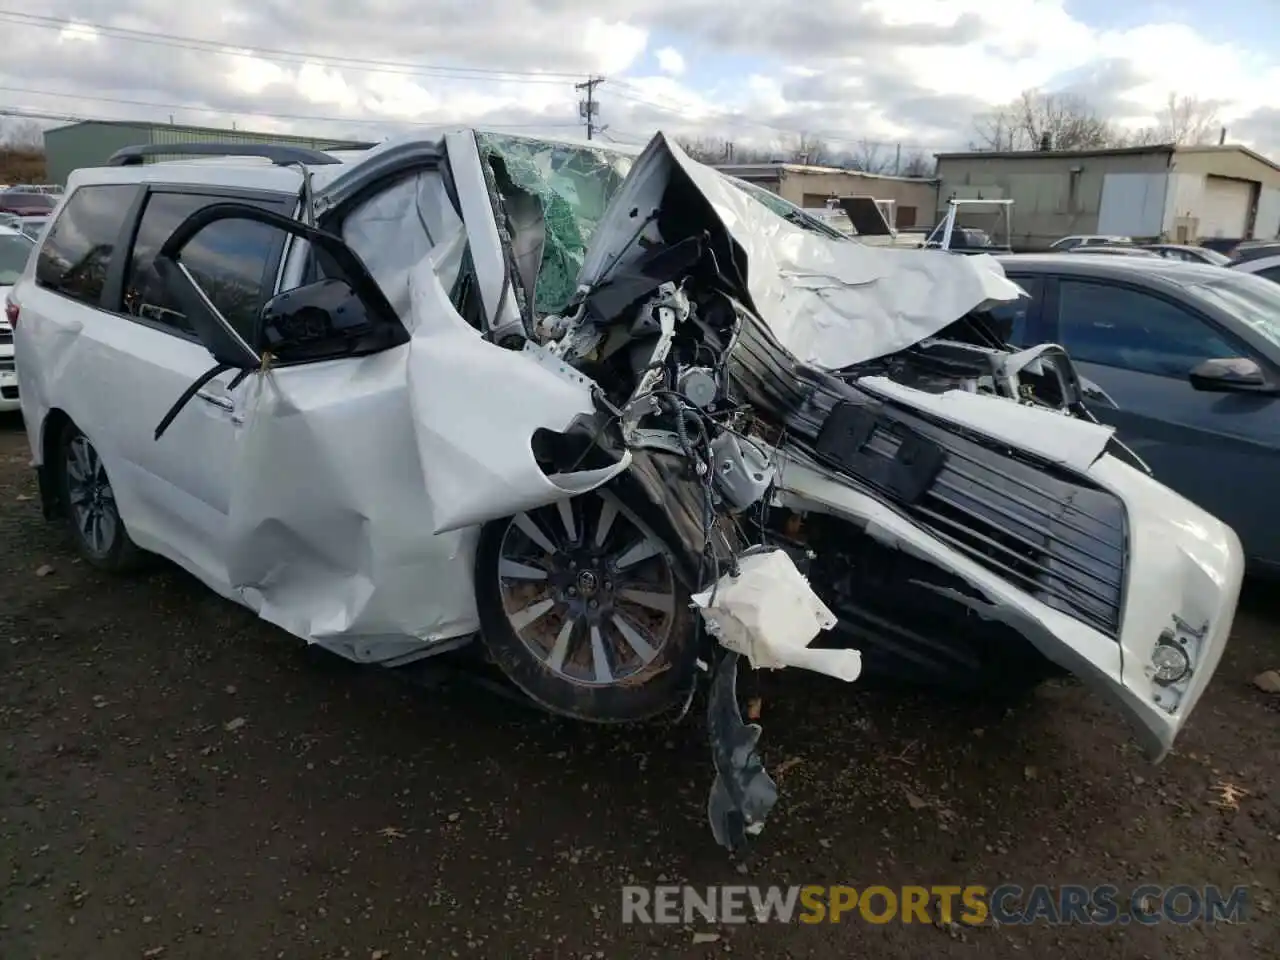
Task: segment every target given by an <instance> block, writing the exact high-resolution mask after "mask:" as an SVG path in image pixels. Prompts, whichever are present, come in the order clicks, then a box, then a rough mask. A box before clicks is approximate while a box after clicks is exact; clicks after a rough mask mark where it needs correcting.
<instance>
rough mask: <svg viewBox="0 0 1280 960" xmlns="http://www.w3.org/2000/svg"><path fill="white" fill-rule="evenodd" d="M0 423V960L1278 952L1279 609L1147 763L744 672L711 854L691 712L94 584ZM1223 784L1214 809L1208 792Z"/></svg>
mask: <svg viewBox="0 0 1280 960" xmlns="http://www.w3.org/2000/svg"><path fill="white" fill-rule="evenodd" d="M35 494H36V491H35V486H34V482H33V477H32V476H31V472H30V470H29V469H28V461H27V448H26V441H25V437H24V436H23V434H22V433H21V425H20V422H19V421H18V420H16V419H4V418H0V565H2V570H3V575H2V576H0V682H2V683H3V689H2V690H0V957H2V958H3V960H25V958H36V957H41V958H53V957H67V958H76V960H82V958H88V957H93V958H116V957H122V958H127V957H144V958H145V957H166V958H169V957H181V958H187V957H190V958H214V957H218V958H223V957H225V958H233V960H246V958H253V957H301V958H312V957H314V958H329V957H356V958H360V960H384V958H385V960H398V958H403V957H431V958H436V957H495V958H497V957H530V958H533V957H537V958H585V957H599V958H604V957H608V958H614V957H633V956H634V957H652V956H663V957H668V956H670V957H677V956H678V957H724V956H733V955H737V956H749V957H771V958H773V957H778V958H781V957H852V956H868V955H872V956H878V957H890V958H897V957H902V958H906V957H922V956H924V957H930V958H935V957H937V958H943V957H962V956H964V957H969V956H974V955H975V953H976V952H977V951H981V953H982V955H983V956H984V957H1009V956H1019V957H1025V956H1028V955H1030V954H1031V953H1032V952H1037V953H1038V952H1040V951H1042V950H1050V951H1052V952H1053V953H1054V954H1055V955H1057V956H1062V957H1071V958H1074V957H1097V956H1107V957H1134V958H1139V957H1170V956H1172V957H1223V958H1232V960H1236V958H1245V957H1263V956H1280V949H1278V946H1277V945H1278V944H1280V922H1278V919H1280V917H1278V913H1280V903H1277V900H1280V898H1277V890H1278V889H1280V803H1278V802H1277V793H1276V787H1277V776H1276V773H1277V759H1278V758H1280V736H1277V727H1278V719H1280V696H1277V695H1276V694H1267V693H1264V692H1262V691H1260V690H1258V689H1256V688H1255V687H1254V686H1253V685H1252V683H1251V678H1253V677H1254V676H1255V675H1256V674H1258V673H1260V672H1261V671H1263V670H1264V669H1267V668H1269V667H1276V666H1278V665H1280V640H1278V639H1277V637H1276V628H1275V624H1276V623H1277V622H1280V602H1277V601H1274V600H1270V601H1269V599H1268V597H1267V596H1266V595H1265V594H1266V590H1265V589H1264V588H1260V587H1254V588H1252V589H1251V590H1250V595H1249V596H1247V597H1246V601H1245V604H1244V606H1243V607H1242V610H1241V613H1240V614H1239V615H1238V617H1237V621H1236V632H1235V636H1234V638H1233V642H1232V644H1231V646H1230V648H1229V649H1228V651H1227V655H1226V658H1225V659H1224V661H1223V663H1222V666H1221V668H1220V669H1219V671H1218V674H1217V677H1216V678H1215V680H1214V683H1213V685H1212V686H1211V688H1210V690H1209V692H1208V694H1207V696H1206V697H1205V699H1204V700H1203V701H1202V702H1201V704H1200V706H1199V708H1198V710H1197V713H1196V715H1195V716H1194V718H1193V720H1192V722H1191V724H1190V725H1189V728H1188V729H1187V730H1186V731H1185V733H1184V735H1183V737H1182V738H1181V740H1180V741H1179V745H1178V750H1177V751H1176V752H1175V753H1174V754H1173V755H1172V756H1170V757H1169V758H1168V760H1166V761H1165V762H1164V763H1163V764H1162V765H1160V766H1158V767H1152V766H1150V765H1148V764H1146V763H1145V762H1144V761H1143V760H1142V759H1141V758H1140V757H1139V756H1138V754H1137V752H1136V749H1135V748H1134V746H1133V744H1132V743H1131V741H1130V740H1129V738H1128V736H1127V733H1126V731H1125V729H1124V727H1123V725H1122V723H1121V721H1120V720H1119V719H1118V717H1117V716H1116V715H1115V714H1113V713H1112V712H1111V711H1110V710H1109V709H1107V708H1106V707H1104V706H1103V705H1102V704H1101V703H1099V702H1098V701H1097V700H1096V699H1095V698H1093V697H1092V696H1091V695H1090V694H1088V693H1087V692H1085V691H1084V690H1082V689H1081V688H1079V687H1078V686H1076V685H1075V684H1073V683H1055V684H1052V685H1048V686H1046V687H1044V688H1042V689H1041V690H1040V691H1039V692H1038V694H1037V696H1036V697H1035V698H1034V699H1033V700H1032V701H1031V702H1029V703H1027V704H1025V705H1021V706H1019V707H1017V708H1014V709H1012V710H1008V709H1005V708H998V707H995V706H992V705H982V704H972V703H939V702H936V701H930V700H927V699H923V698H919V697H913V696H910V695H904V694H902V693H890V692H887V691H875V690H867V689H864V688H859V687H857V686H855V687H845V686H843V685H841V684H839V683H837V682H835V681H828V680H825V679H824V678H821V677H814V676H800V675H794V676H793V675H786V674H781V675H775V676H773V677H771V678H769V680H768V682H767V683H766V684H765V686H764V688H763V695H764V713H763V718H762V721H763V723H764V727H765V730H764V739H763V741H762V746H763V749H764V752H765V759H766V762H767V763H768V764H769V766H770V767H771V768H772V769H773V771H774V772H775V774H776V775H777V777H778V780H779V783H780V789H781V793H782V798H781V800H780V801H779V804H778V806H777V808H776V809H775V813H774V816H773V818H772V819H771V820H770V823H769V825H768V828H767V829H766V831H765V833H764V834H763V836H761V837H760V838H759V839H758V840H757V842H756V844H755V846H754V848H753V851H752V853H751V855H750V857H749V859H748V860H747V861H745V862H741V863H735V862H734V861H732V860H730V859H729V858H728V857H727V856H726V855H725V854H724V853H723V852H722V851H720V850H719V849H718V848H717V847H716V846H715V845H714V843H713V841H712V840H711V836H710V833H709V830H708V829H707V827H706V824H705V820H704V809H705V798H706V791H707V788H708V786H709V777H710V773H709V771H710V764H709V758H708V755H707V748H706V745H705V741H704V739H703V733H702V724H701V722H700V718H699V717H698V716H696V715H695V716H692V717H691V718H690V719H689V720H688V721H687V722H686V723H685V724H684V725H682V726H679V727H674V728H657V729H647V730H643V731H639V732H637V731H635V730H614V729H598V728H589V727H582V726H578V725H574V724H571V723H568V722H562V721H559V720H556V719H553V718H549V717H544V716H542V715H540V714H538V713H534V712H532V711H529V710H527V709H525V708H524V707H522V706H520V705H518V704H516V703H513V702H510V701H509V700H506V699H503V698H501V697H498V696H495V695H493V694H491V693H489V692H486V691H482V690H480V689H479V688H478V687H476V686H475V685H474V684H472V683H468V682H456V681H455V682H450V683H447V684H445V685H443V686H438V687H435V688H432V689H422V688H419V687H416V686H413V685H410V684H407V683H404V682H402V681H400V680H398V679H397V678H396V677H395V676H394V675H391V674H389V673H387V672H386V671H377V670H372V671H371V670H361V669H359V668H356V667H353V666H351V665H348V664H346V663H344V662H341V661H338V660H337V659H336V658H333V657H330V656H327V655H325V654H323V653H320V652H318V651H312V650H307V649H305V648H304V647H303V646H302V645H301V644H299V643H298V642H297V641H295V640H294V639H293V638H291V637H289V636H287V635H285V634H283V633H281V632H280V631H278V630H275V629H273V628H270V627H267V626H266V625H264V624H262V623H260V622H258V621H257V620H256V619H255V618H254V617H253V616H252V615H251V614H249V613H248V612H247V611H244V610H241V609H239V608H238V607H235V606H233V605H231V604H229V603H226V602H224V601H222V600H220V599H218V598H217V597H215V596H214V595H213V594H211V593H210V592H208V591H207V590H205V589H204V588H203V587H201V586H200V585H199V584H197V583H196V582H195V581H193V580H192V579H191V578H190V577H188V576H186V575H185V574H183V573H181V572H180V571H178V570H176V569H173V568H170V567H167V566H164V565H161V567H160V569H159V570H157V571H156V572H154V573H150V574H148V575H146V576H145V577H141V578H135V579H124V580H121V579H112V578H109V577H105V576H103V575H100V574H98V573H96V572H94V571H92V570H91V569H89V568H87V567H86V566H85V565H84V564H82V563H80V562H78V561H77V560H76V559H75V557H74V554H73V553H72V551H71V549H70V546H69V541H68V540H67V538H66V536H65V535H64V533H63V530H62V529H61V528H60V527H56V526H50V525H48V524H46V523H44V522H43V521H42V520H41V519H40V517H39V511H38V507H37V502H36V497H35ZM1220 783H1230V784H1232V785H1234V786H1237V787H1239V788H1240V789H1241V790H1242V791H1245V792H1243V793H1241V794H1240V795H1239V796H1238V798H1237V801H1236V803H1234V804H1228V806H1227V807H1226V808H1223V807H1220V806H1219V805H1217V801H1218V800H1219V799H1220V791H1219V789H1217V785H1219V784H1220ZM627 882H631V883H642V884H657V883H679V882H687V883H692V884H697V885H706V884H713V883H727V884H742V883H755V884H775V883H777V884H810V883H812V884H834V883H845V884H853V885H856V886H866V885H869V884H886V885H889V886H891V887H892V886H897V885H902V884H915V883H920V884H935V883H955V884H964V883H984V884H986V885H988V886H994V885H996V884H998V883H1001V882H1016V883H1021V884H1023V885H1030V884H1033V883H1049V884H1060V883H1086V884H1098V883H1113V884H1116V885H1117V886H1120V887H1126V886H1129V885H1132V884H1136V883H1139V882H1156V883H1162V884H1172V883H1188V884H1193V885H1203V884H1206V883H1216V884H1219V885H1223V886H1227V887H1230V886H1234V885H1236V884H1249V885H1251V897H1252V903H1253V907H1252V910H1251V916H1250V918H1249V919H1248V920H1247V921H1246V922H1243V923H1236V924H1219V925H1216V926H1205V925H1193V926H1190V927H1175V926H1173V925H1163V924H1162V925H1159V926H1154V927H1141V928H1139V927H1136V926H1135V927H1125V928H1120V927H1111V928H1100V927H1086V926H1059V927H1050V926H1046V925H1038V926H1034V927H1011V926H983V927H979V928H968V929H960V928H957V927H954V926H952V927H942V926H939V927H935V926H931V925H923V924H921V925H903V924H896V923H894V924H889V925H884V926H877V925H872V924H868V923H866V922H863V921H862V920H860V919H853V920H848V919H846V921H845V922H843V923H840V924H822V925H817V926H799V925H780V924H755V923H753V924H750V925H728V926H720V927H710V926H707V925H705V924H692V925H688V926H683V925H682V926H662V927H655V926H638V925H626V924H623V922H622V919H621V893H620V887H621V885H622V884H624V883H627Z"/></svg>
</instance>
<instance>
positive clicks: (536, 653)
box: [475, 490, 697, 723]
mask: <svg viewBox="0 0 1280 960" xmlns="http://www.w3.org/2000/svg"><path fill="white" fill-rule="evenodd" d="M475 569H476V576H475V580H476V601H477V604H478V608H479V615H480V626H481V635H482V639H483V643H484V646H485V648H486V650H487V651H488V653H489V655H490V657H491V658H492V659H493V662H494V663H495V664H496V665H497V667H498V669H499V670H501V671H502V673H503V674H504V675H505V676H506V677H507V679H509V680H510V681H511V682H512V683H514V684H515V685H516V686H517V687H519V688H520V689H521V690H523V691H524V692H525V693H526V694H527V695H528V696H529V697H530V698H531V699H533V700H534V701H535V702H537V703H538V704H539V705H540V706H542V707H544V708H545V709H547V710H549V711H551V712H552V713H558V714H562V715H564V716H569V717H574V718H576V719H579V720H588V721H592V722H596V723H625V722H635V721H641V720H648V719H652V718H654V717H656V716H658V715H660V714H662V713H664V712H665V711H667V710H669V709H672V708H675V707H677V705H683V703H684V702H685V701H686V700H687V699H688V695H689V691H690V690H691V689H692V687H693V684H694V682H695V665H696V660H697V638H696V635H695V631H694V629H693V612H692V611H691V610H690V608H689V594H688V591H687V590H686V589H685V587H684V586H683V585H682V584H681V583H680V581H679V578H678V577H677V576H676V573H675V569H674V565H673V563H672V561H671V558H670V554H669V550H668V548H667V547H666V545H665V544H663V543H662V541H661V540H660V539H659V538H658V537H657V535H656V534H654V532H653V531H652V529H650V528H649V527H648V526H646V525H645V523H644V522H643V521H642V520H641V519H640V518H639V517H638V516H637V515H636V513H635V512H634V511H632V510H630V509H629V508H628V507H627V506H626V505H625V504H623V503H622V501H621V500H619V499H618V497H617V496H616V494H614V493H612V492H611V491H608V490H597V491H593V492H592V493H589V494H585V495H583V496H581V497H577V498H575V499H574V500H572V501H568V502H566V503H563V504H553V505H551V506H548V507H543V508H541V509H538V510H531V511H529V512H528V513H523V514H520V515H518V516H516V517H508V518H506V519H503V520H496V521H493V522H491V523H488V524H486V525H485V527H484V529H483V530H482V531H481V534H480V544H479V549H478V550H477V554H476V568H475Z"/></svg>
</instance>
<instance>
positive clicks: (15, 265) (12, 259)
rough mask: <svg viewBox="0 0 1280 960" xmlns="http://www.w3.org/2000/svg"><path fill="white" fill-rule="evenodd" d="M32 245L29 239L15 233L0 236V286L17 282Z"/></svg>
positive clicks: (7, 285)
mask: <svg viewBox="0 0 1280 960" xmlns="http://www.w3.org/2000/svg"><path fill="white" fill-rule="evenodd" d="M34 247H35V244H33V243H32V242H31V241H30V240H28V239H27V238H26V237H23V236H18V235H17V234H12V233H8V234H4V235H2V236H0V286H5V287H11V286H13V285H14V284H15V283H17V282H18V278H19V277H20V276H22V271H23V270H24V269H25V268H26V266H27V258H28V257H30V256H31V251H32V249H33V248H34Z"/></svg>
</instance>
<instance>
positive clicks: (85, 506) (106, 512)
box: [58, 422, 142, 573]
mask: <svg viewBox="0 0 1280 960" xmlns="http://www.w3.org/2000/svg"><path fill="white" fill-rule="evenodd" d="M58 457H59V459H58V495H59V497H60V499H61V502H62V506H63V509H64V510H65V512H66V516H67V525H68V526H69V527H70V529H71V536H72V538H73V539H74V540H75V544H76V549H77V551H78V552H79V553H80V556H82V557H83V558H84V559H85V560H86V561H88V562H89V563H91V564H93V565H94V566H95V567H98V568H99V569H101V570H109V571H111V572H114V573H123V572H125V571H128V570H133V569H136V568H137V567H138V566H139V565H140V563H141V560H142V551H141V550H139V549H138V547H137V546H136V545H135V544H134V542H133V540H132V539H130V537H129V531H128V530H127V529H125V525H124V521H123V520H121V519H120V511H119V509H118V508H117V506H116V498H115V491H114V490H113V489H112V487H111V480H110V478H109V477H108V476H107V469H106V467H105V466H104V465H103V463H102V457H100V456H99V455H98V451H97V448H96V447H94V445H93V443H92V442H91V441H90V440H89V438H88V437H87V436H85V434H84V433H83V432H82V431H81V430H80V428H79V427H77V426H76V425H75V424H74V423H71V422H68V423H67V424H66V425H65V426H64V427H63V428H62V435H61V436H60V437H59V439H58Z"/></svg>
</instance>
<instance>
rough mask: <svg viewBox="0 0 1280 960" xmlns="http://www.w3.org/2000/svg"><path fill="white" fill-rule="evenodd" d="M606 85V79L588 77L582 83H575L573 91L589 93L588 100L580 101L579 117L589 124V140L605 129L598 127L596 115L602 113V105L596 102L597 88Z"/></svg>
mask: <svg viewBox="0 0 1280 960" xmlns="http://www.w3.org/2000/svg"><path fill="white" fill-rule="evenodd" d="M602 83H604V77H587V79H586V80H584V81H582V83H575V84H574V85H573V89H575V90H585V91H587V98H586V99H585V100H579V101H578V116H580V117H582V119H583V120H585V121H586V124H587V139H588V140H590V139H591V137H592V135H593V134H594V133H596V132H597V131H599V130H603V129H604V128H603V127H597V126H596V115H597V114H599V113H600V104H599V103H598V102H597V101H596V87H598V86H600V84H602Z"/></svg>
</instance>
